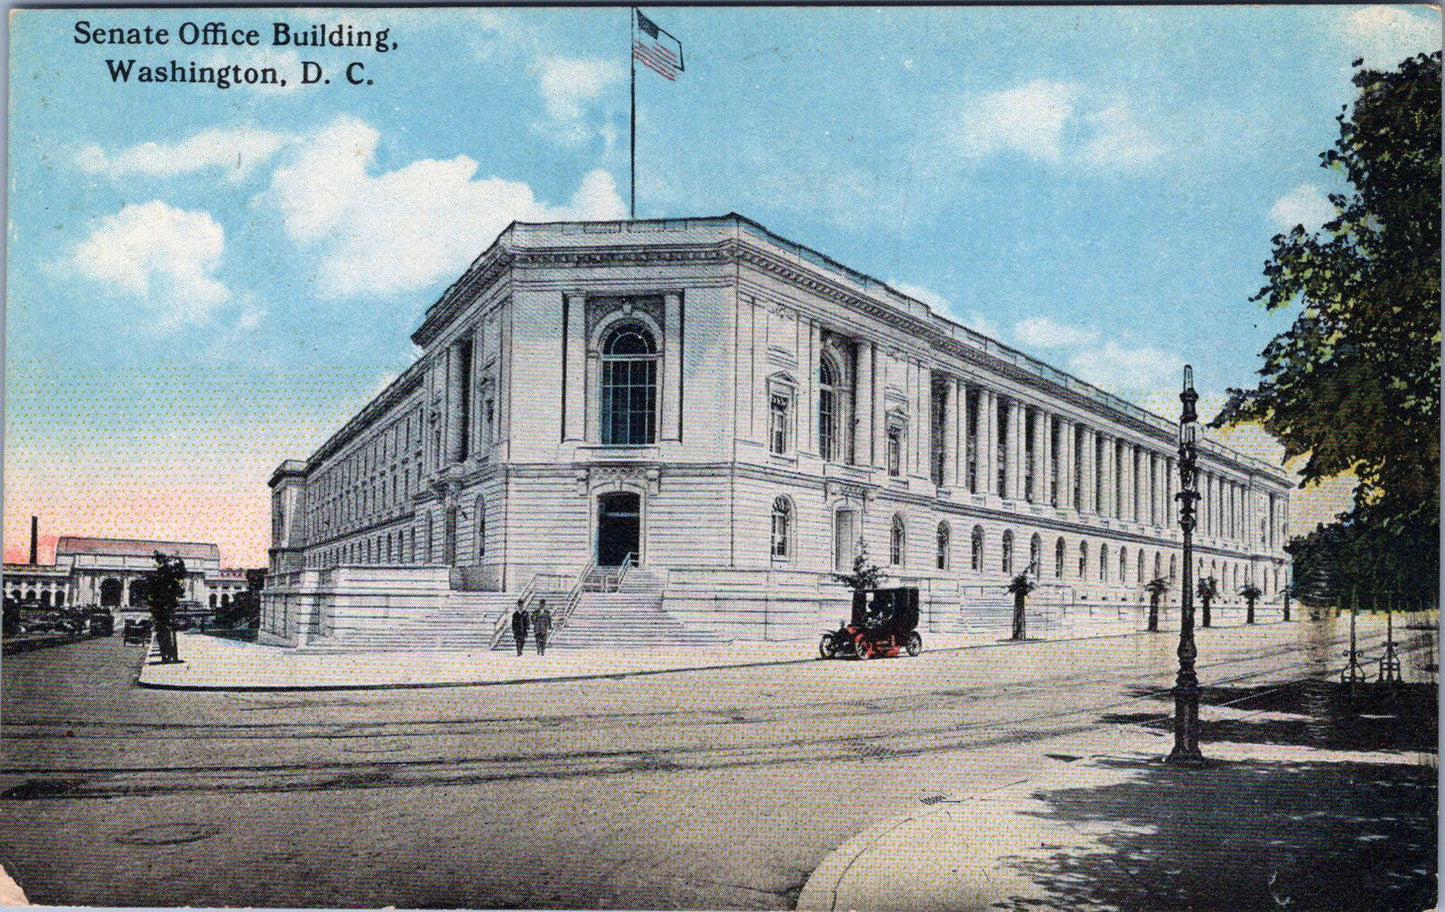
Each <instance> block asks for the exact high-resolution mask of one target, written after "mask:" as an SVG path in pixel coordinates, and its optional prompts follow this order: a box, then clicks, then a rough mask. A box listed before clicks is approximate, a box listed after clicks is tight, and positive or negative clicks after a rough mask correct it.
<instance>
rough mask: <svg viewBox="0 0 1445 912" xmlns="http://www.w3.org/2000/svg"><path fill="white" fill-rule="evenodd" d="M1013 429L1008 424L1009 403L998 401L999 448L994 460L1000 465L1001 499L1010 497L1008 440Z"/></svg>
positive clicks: (999, 484)
mask: <svg viewBox="0 0 1445 912" xmlns="http://www.w3.org/2000/svg"><path fill="white" fill-rule="evenodd" d="M1012 431H1013V428H1011V427H1009V423H1008V403H1007V402H1005V401H1003V400H1002V399H1000V400H999V401H998V441H997V442H998V446H997V448H996V449H995V451H994V458H995V459H996V460H997V464H998V479H997V482H998V487H997V488H996V490H997V491H998V496H999V497H1007V496H1008V470H1009V464H1008V440H1009V434H1010V433H1012Z"/></svg>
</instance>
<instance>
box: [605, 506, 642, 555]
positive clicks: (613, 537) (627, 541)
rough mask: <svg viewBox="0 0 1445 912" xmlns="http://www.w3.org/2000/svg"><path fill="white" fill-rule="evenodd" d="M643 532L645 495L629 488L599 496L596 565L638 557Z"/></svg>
mask: <svg viewBox="0 0 1445 912" xmlns="http://www.w3.org/2000/svg"><path fill="white" fill-rule="evenodd" d="M641 532H642V497H641V496H640V495H637V494H633V493H631V492H628V491H617V492H615V493H612V494H603V495H602V496H601V497H599V498H597V566H599V567H620V566H621V565H622V562H623V561H625V560H626V559H627V555H629V554H631V555H633V556H634V558H633V559H634V560H636V556H637V554H638V551H639V543H640V535H641Z"/></svg>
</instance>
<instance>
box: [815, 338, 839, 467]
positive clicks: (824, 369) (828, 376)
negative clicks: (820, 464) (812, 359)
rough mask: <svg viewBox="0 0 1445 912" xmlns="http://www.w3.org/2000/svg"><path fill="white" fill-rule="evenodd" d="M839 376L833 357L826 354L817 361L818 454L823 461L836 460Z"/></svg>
mask: <svg viewBox="0 0 1445 912" xmlns="http://www.w3.org/2000/svg"><path fill="white" fill-rule="evenodd" d="M839 382H840V377H839V375H838V368H837V367H836V366H835V365H834V364H833V359H832V358H829V357H827V356H826V355H825V356H824V357H823V358H822V359H821V360H819V362H818V455H820V456H822V457H823V459H824V461H827V462H834V461H837V460H838V455H839V452H840V449H839V445H838V428H839V418H840V413H839V408H838V407H839V405H840V404H841V401H842V400H841V396H840V391H839V389H838V385H839Z"/></svg>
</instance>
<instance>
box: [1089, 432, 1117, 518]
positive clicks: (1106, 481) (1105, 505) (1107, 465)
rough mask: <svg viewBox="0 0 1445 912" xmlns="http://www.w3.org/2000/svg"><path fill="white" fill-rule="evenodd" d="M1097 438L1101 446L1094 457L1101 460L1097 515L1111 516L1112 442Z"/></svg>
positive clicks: (1104, 438)
mask: <svg viewBox="0 0 1445 912" xmlns="http://www.w3.org/2000/svg"><path fill="white" fill-rule="evenodd" d="M1098 436H1099V441H1100V444H1101V446H1100V448H1099V450H1100V451H1099V452H1097V453H1095V454H1094V455H1095V459H1096V460H1103V461H1102V462H1099V465H1098V468H1099V477H1098V486H1099V515H1100V516H1113V515H1114V504H1115V502H1116V501H1115V499H1114V441H1113V439H1112V438H1110V437H1108V436H1106V435H1104V434H1099V435H1098Z"/></svg>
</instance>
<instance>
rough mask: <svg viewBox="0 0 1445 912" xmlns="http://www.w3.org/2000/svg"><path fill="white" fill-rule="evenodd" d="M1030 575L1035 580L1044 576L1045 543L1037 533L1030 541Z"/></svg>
mask: <svg viewBox="0 0 1445 912" xmlns="http://www.w3.org/2000/svg"><path fill="white" fill-rule="evenodd" d="M1029 573H1030V574H1032V575H1033V577H1034V578H1035V579H1037V578H1039V577H1041V576H1043V575H1044V541H1043V539H1041V538H1039V534H1038V533H1037V532H1035V533H1034V535H1033V537H1032V538H1030V539H1029Z"/></svg>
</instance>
